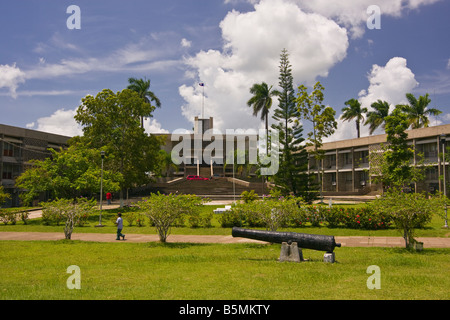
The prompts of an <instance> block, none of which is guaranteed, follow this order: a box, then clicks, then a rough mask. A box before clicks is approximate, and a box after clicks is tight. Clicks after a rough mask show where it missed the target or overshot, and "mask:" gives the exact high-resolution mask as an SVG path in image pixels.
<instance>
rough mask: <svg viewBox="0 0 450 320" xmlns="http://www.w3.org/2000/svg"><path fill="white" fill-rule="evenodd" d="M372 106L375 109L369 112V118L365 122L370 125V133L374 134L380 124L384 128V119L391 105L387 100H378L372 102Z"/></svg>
mask: <svg viewBox="0 0 450 320" xmlns="http://www.w3.org/2000/svg"><path fill="white" fill-rule="evenodd" d="M371 107H372V109H374V111H369V112H367V114H366V116H367V119H366V123H365V125H367V124H368V125H369V133H370V134H372V133H373V132H374V131H375V130H376V129H378V127H380V126H381V127H382V128H383V129H384V126H385V122H384V119H385V118H386V117H387V116H388V115H389V107H390V106H389V103H387V102H386V101H382V100H377V101H376V102H374V103H372V104H371Z"/></svg>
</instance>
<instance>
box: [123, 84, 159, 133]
mask: <svg viewBox="0 0 450 320" xmlns="http://www.w3.org/2000/svg"><path fill="white" fill-rule="evenodd" d="M128 83H129V85H128V87H127V88H128V89H130V90H133V91H135V92H137V93H138V94H139V97H141V98H142V99H144V100H145V102H147V103H149V104H151V101H154V102H155V105H156V106H157V107H158V108H159V107H161V101H160V100H159V98H158V97H157V96H156V95H155V94H154V93H153V92H152V91H150V80H147V79H145V78H144V79H136V78H129V79H128ZM151 116H152V115H151V113H148V114H147V115H142V116H141V127H142V128H143V127H144V117H151Z"/></svg>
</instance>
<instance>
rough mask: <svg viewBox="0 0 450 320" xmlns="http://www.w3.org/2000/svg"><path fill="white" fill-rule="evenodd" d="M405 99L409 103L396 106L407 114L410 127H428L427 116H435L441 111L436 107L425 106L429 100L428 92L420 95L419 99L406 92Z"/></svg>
mask: <svg viewBox="0 0 450 320" xmlns="http://www.w3.org/2000/svg"><path fill="white" fill-rule="evenodd" d="M406 99H408V102H409V105H399V106H398V107H399V108H400V109H401V110H402V111H403V112H405V113H406V114H407V115H408V120H409V124H410V126H411V128H412V129H418V128H423V127H425V128H426V127H428V125H429V124H430V120H429V119H428V116H429V115H432V116H437V115H439V114H441V113H442V111H440V110H438V109H435V108H429V109H428V108H427V106H428V105H429V104H430V102H431V99H430V98H429V96H428V93H427V94H425V96H420V97H419V99H417V98H416V97H414V95H413V94H411V93H407V94H406Z"/></svg>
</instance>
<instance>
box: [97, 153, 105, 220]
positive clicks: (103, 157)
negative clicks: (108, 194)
mask: <svg viewBox="0 0 450 320" xmlns="http://www.w3.org/2000/svg"><path fill="white" fill-rule="evenodd" d="M100 155H101V156H102V171H101V178H100V215H99V218H98V225H97V227H103V225H102V204H103V159H105V151H100Z"/></svg>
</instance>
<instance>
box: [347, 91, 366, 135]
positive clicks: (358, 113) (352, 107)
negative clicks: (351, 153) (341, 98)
mask: <svg viewBox="0 0 450 320" xmlns="http://www.w3.org/2000/svg"><path fill="white" fill-rule="evenodd" d="M345 105H346V106H347V107H345V108H342V112H343V113H342V115H341V119H342V120H344V121H350V120H353V119H356V120H355V121H356V133H357V136H358V138H359V137H360V127H361V122H362V121H363V120H364V115H363V114H364V113H366V112H367V108H361V103H360V102H359V101H358V100H356V99H350V100H348V101H346V102H345Z"/></svg>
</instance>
